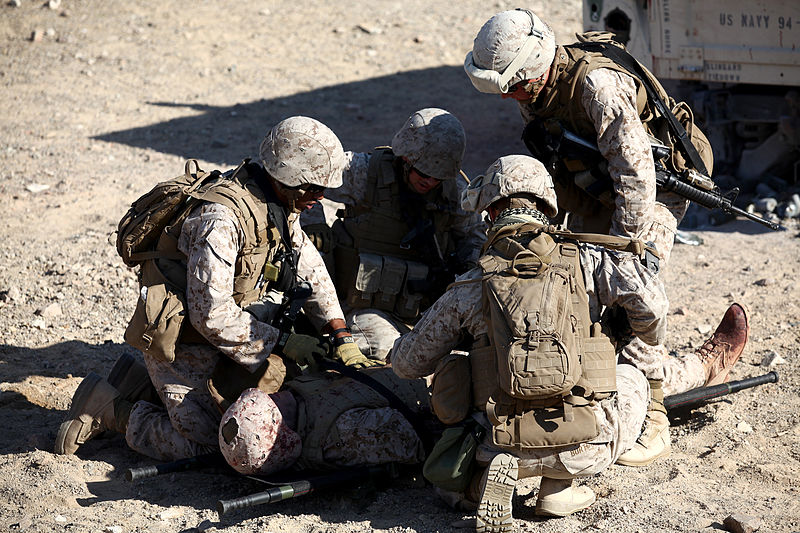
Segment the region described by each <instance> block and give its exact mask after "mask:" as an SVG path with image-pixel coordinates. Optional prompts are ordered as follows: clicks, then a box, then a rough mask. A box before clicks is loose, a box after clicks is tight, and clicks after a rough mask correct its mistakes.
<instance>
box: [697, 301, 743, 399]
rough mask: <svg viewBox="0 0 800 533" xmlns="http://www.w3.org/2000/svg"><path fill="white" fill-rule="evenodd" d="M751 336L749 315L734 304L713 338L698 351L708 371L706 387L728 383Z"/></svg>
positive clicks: (726, 313)
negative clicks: (730, 374)
mask: <svg viewBox="0 0 800 533" xmlns="http://www.w3.org/2000/svg"><path fill="white" fill-rule="evenodd" d="M749 334H750V326H749V325H748V323H747V313H745V311H744V308H743V307H742V306H741V305H739V304H732V305H731V306H730V307H729V308H728V310H727V311H726V312H725V316H724V317H722V322H720V323H719V326H717V329H716V331H714V334H713V335H711V338H709V339H708V340H707V341H706V342H705V343H703V345H702V346H701V347H700V349H699V350H697V356H698V357H699V358H700V362H701V363H702V364H703V367H704V368H705V369H706V384H705V386H706V387H710V386H712V385H719V384H721V383H725V382H726V381H728V374H729V373H730V371H731V369H732V368H733V365H734V364H735V363H736V361H738V360H739V356H740V355H742V351H743V350H744V346H745V344H747V337H748V335H749Z"/></svg>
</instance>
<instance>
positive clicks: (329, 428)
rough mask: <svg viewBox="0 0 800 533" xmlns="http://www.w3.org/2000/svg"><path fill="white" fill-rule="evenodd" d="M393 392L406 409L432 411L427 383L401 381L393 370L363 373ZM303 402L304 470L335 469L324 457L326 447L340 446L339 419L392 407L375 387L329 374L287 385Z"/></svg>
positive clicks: (299, 425) (299, 419) (299, 423)
mask: <svg viewBox="0 0 800 533" xmlns="http://www.w3.org/2000/svg"><path fill="white" fill-rule="evenodd" d="M361 372H364V373H365V374H367V375H368V376H370V377H372V378H373V379H375V380H377V381H378V382H380V383H381V384H382V385H384V386H385V387H387V388H388V389H390V390H391V391H392V392H393V393H394V394H395V395H396V396H397V397H398V398H399V399H400V400H401V401H402V402H403V403H404V404H405V405H406V406H408V407H409V408H410V409H411V410H412V411H414V412H417V413H424V412H426V411H427V410H428V391H427V387H426V386H425V382H424V381H423V380H419V379H417V380H407V379H401V378H399V377H397V375H396V374H395V373H394V371H392V369H391V368H368V369H365V370H361ZM286 386H287V387H288V388H289V389H291V390H292V392H294V393H295V394H296V395H297V396H299V397H300V398H301V400H302V401H301V402H300V406H299V407H300V408H299V409H298V416H297V428H298V429H297V431H298V433H299V434H300V437H301V438H302V440H303V451H302V454H301V456H300V459H299V460H298V465H299V466H300V467H301V468H303V469H317V470H325V469H332V468H335V465H331V464H330V463H329V462H327V461H326V460H325V458H324V456H323V449H322V446H323V443H324V442H326V441H328V442H339V435H338V432H337V430H336V424H335V422H336V419H337V418H339V416H340V415H341V414H342V413H344V412H345V411H349V410H350V409H355V408H357V407H364V408H368V409H370V408H371V409H374V408H380V407H389V401H388V400H387V399H386V398H385V397H384V396H382V395H381V394H380V393H378V392H376V391H375V390H374V389H372V388H371V387H369V386H367V385H365V384H363V383H360V382H358V381H355V380H353V379H350V378H346V377H342V376H339V375H337V374H335V373H331V372H328V373H326V374H322V375H319V374H317V375H303V376H299V377H297V378H295V379H293V380H292V381H289V382H287V383H286Z"/></svg>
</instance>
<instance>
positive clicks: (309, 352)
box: [283, 333, 328, 370]
mask: <svg viewBox="0 0 800 533" xmlns="http://www.w3.org/2000/svg"><path fill="white" fill-rule="evenodd" d="M327 354H328V345H327V344H326V343H325V341H323V340H322V339H320V338H318V337H312V336H311V335H301V334H299V333H291V334H290V335H289V338H288V339H286V343H285V344H284V345H283V355H284V356H286V357H287V358H288V359H291V360H292V361H294V362H295V363H297V364H298V365H300V366H301V367H309V368H310V369H311V370H316V368H317V361H316V359H315V357H324V356H325V355H327Z"/></svg>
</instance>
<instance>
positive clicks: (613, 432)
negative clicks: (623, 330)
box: [390, 244, 668, 477]
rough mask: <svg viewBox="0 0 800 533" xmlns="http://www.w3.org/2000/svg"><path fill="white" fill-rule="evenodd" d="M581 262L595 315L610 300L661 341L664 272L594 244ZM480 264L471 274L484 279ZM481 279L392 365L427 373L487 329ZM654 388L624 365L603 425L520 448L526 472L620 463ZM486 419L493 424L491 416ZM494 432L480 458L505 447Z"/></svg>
mask: <svg viewBox="0 0 800 533" xmlns="http://www.w3.org/2000/svg"><path fill="white" fill-rule="evenodd" d="M580 252H581V267H582V270H583V276H584V279H585V282H586V289H587V293H588V295H589V300H590V316H591V318H592V320H593V321H597V320H598V319H599V316H598V314H599V311H600V309H602V307H603V306H611V305H620V306H622V307H623V308H624V309H625V310H626V311H627V313H628V315H629V317H630V322H631V327H632V329H633V331H634V332H635V333H636V334H637V335H640V336H641V338H642V339H643V340H645V341H646V342H650V343H658V342H660V341H661V340H663V336H664V332H665V328H666V311H667V308H668V303H667V299H666V295H665V293H664V289H663V286H662V285H661V283H660V282H659V280H658V278H657V276H655V274H654V273H653V272H651V271H650V270H648V269H646V268H645V267H644V266H643V265H642V264H641V262H640V261H639V259H638V258H636V257H634V256H633V255H631V254H628V253H624V252H614V251H610V250H606V249H603V248H600V247H597V246H593V245H589V244H581V245H580ZM480 275H481V272H480V270H479V269H474V270H472V271H470V272H468V273H467V274H465V276H464V277H463V279H464V280H467V279H474V280H476V281H477V280H479V279H480ZM481 291H482V287H481V283H478V282H476V283H462V284H459V285H454V286H451V287H450V289H449V290H448V291H447V292H446V293H445V294H444V295H443V296H442V297H441V298H440V299H439V300H438V301H437V302H436V303H435V304H434V305H433V306H432V307H431V308H430V309H429V310H428V311H427V312H426V313H425V314H424V315H423V316H422V319H421V320H420V321H419V323H418V324H417V325H416V327H415V328H414V329H413V330H412V331H411V332H410V333H408V334H407V335H405V336H403V337H402V338H400V339H399V340H398V341H397V342H396V343H395V346H394V349H393V350H392V352H391V354H390V360H391V363H392V368H393V369H394V371H395V373H396V374H397V375H399V376H400V377H404V378H409V379H410V378H417V377H421V376H427V375H429V374H431V373H433V372H434V370H435V369H436V366H437V364H438V363H439V361H440V360H441V359H442V358H443V357H445V356H447V355H448V354H449V353H450V350H451V349H452V348H453V347H455V346H456V345H457V344H458V342H459V341H460V340H461V339H462V338H463V336H464V335H465V334H468V335H470V336H472V337H474V338H477V337H480V336H481V335H485V334H486V333H487V327H486V323H485V320H484V317H483V311H482V309H481V298H482V295H481ZM649 397H650V392H649V387H648V385H647V381H646V379H645V378H644V376H643V374H642V373H641V372H640V371H638V370H636V369H635V368H634V367H632V366H627V365H618V366H617V395H616V396H615V397H611V398H608V399H606V400H603V401H601V402H599V403H598V404H597V405H595V406H594V407H593V408H592V409H593V411H594V413H595V416H596V417H597V421H598V425H599V427H600V433H599V435H598V436H597V437H596V438H595V439H593V440H592V441H590V442H588V443H584V444H581V445H572V446H559V447H553V448H549V449H540V450H539V449H537V450H533V451H525V452H514V454H515V455H517V456H518V457H519V458H520V459H521V461H520V473H521V474H522V473H523V472H524V476H535V475H550V476H553V475H557V476H558V477H564V476H582V475H592V474H595V473H597V472H599V471H600V470H602V469H603V468H606V467H607V466H608V465H610V464H611V463H613V462H614V461H615V460H616V459H617V457H619V455H621V454H622V453H623V452H625V451H626V450H628V449H629V448H630V447H631V446H632V445H633V443H634V442H635V441H636V438H637V437H638V435H639V432H640V429H641V424H642V423H643V421H644V417H645V413H646V411H647V405H648V402H649ZM478 420H479V421H480V422H481V423H482V424H484V425H485V426H486V427H487V428H489V427H490V424H489V422H488V420H487V419H486V416H485V415H483V414H480V415H478ZM490 435H491V432H489V433H488V434H487V436H486V437H485V438H484V440H483V442H482V444H481V446H480V447H479V449H478V454H477V456H476V458H477V459H478V461H479V462H481V463H488V462H489V461H490V460H491V458H492V457H493V456H494V455H496V454H497V453H502V452H504V451H505V452H507V450H501V449H499V448H497V447H495V446H494V445H493V443H492V442H491V436H490Z"/></svg>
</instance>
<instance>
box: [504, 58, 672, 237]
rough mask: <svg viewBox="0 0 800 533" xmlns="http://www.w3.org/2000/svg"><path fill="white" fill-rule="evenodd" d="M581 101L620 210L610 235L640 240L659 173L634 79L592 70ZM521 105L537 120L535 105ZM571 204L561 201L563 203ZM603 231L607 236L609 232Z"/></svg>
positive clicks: (647, 227) (615, 213)
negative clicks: (639, 107) (591, 125)
mask: <svg viewBox="0 0 800 533" xmlns="http://www.w3.org/2000/svg"><path fill="white" fill-rule="evenodd" d="M554 82H555V80H552V81H551V82H548V84H547V86H546V87H545V89H544V90H543V94H542V95H540V97H539V98H546V97H547V94H545V93H546V91H548V90H555V87H553V86H552V85H551V83H552V84H554ZM580 99H581V105H582V106H583V109H584V110H585V112H586V115H587V116H588V117H589V119H590V120H591V122H592V124H593V125H594V128H595V131H596V133H597V146H598V148H599V149H600V152H601V153H602V154H603V157H604V158H605V159H606V161H607V162H608V172H609V175H610V176H611V180H612V182H613V184H614V190H615V192H616V194H615V196H614V202H615V204H616V207H615V209H614V211H613V215H612V218H611V229H610V230H609V231H608V232H609V233H610V234H611V235H619V236H623V237H637V238H640V237H642V236H643V235H644V234H645V233H646V232H647V231H649V230H650V226H651V224H652V221H653V210H654V206H655V202H656V173H655V172H656V171H655V163H654V162H653V156H652V154H651V148H650V141H649V139H648V137H647V132H646V131H645V128H644V125H643V124H642V121H641V120H640V119H639V113H638V111H637V107H636V85H635V83H634V81H633V78H632V77H631V76H629V75H627V74H623V73H620V72H617V71H614V70H611V69H605V68H598V69H595V70H592V71H591V72H590V73H589V74H588V75H587V76H586V84H585V85H584V87H583V91H582V92H581V93H580ZM518 104H519V107H520V112H521V113H522V118H523V119H524V120H525V123H526V124H527V123H528V122H530V121H531V120H533V118H534V117H535V116H536V114H535V106H534V105H533V104H532V103H528V102H518ZM569 200H570V199H569V198H564V197H561V198H559V201H560V202H561V203H564V202H567V201H569ZM582 230H583V231H598V230H599V229H598V228H582ZM599 231H602V232H603V233H605V228H603V229H602V230H599ZM659 252H660V250H659Z"/></svg>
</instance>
